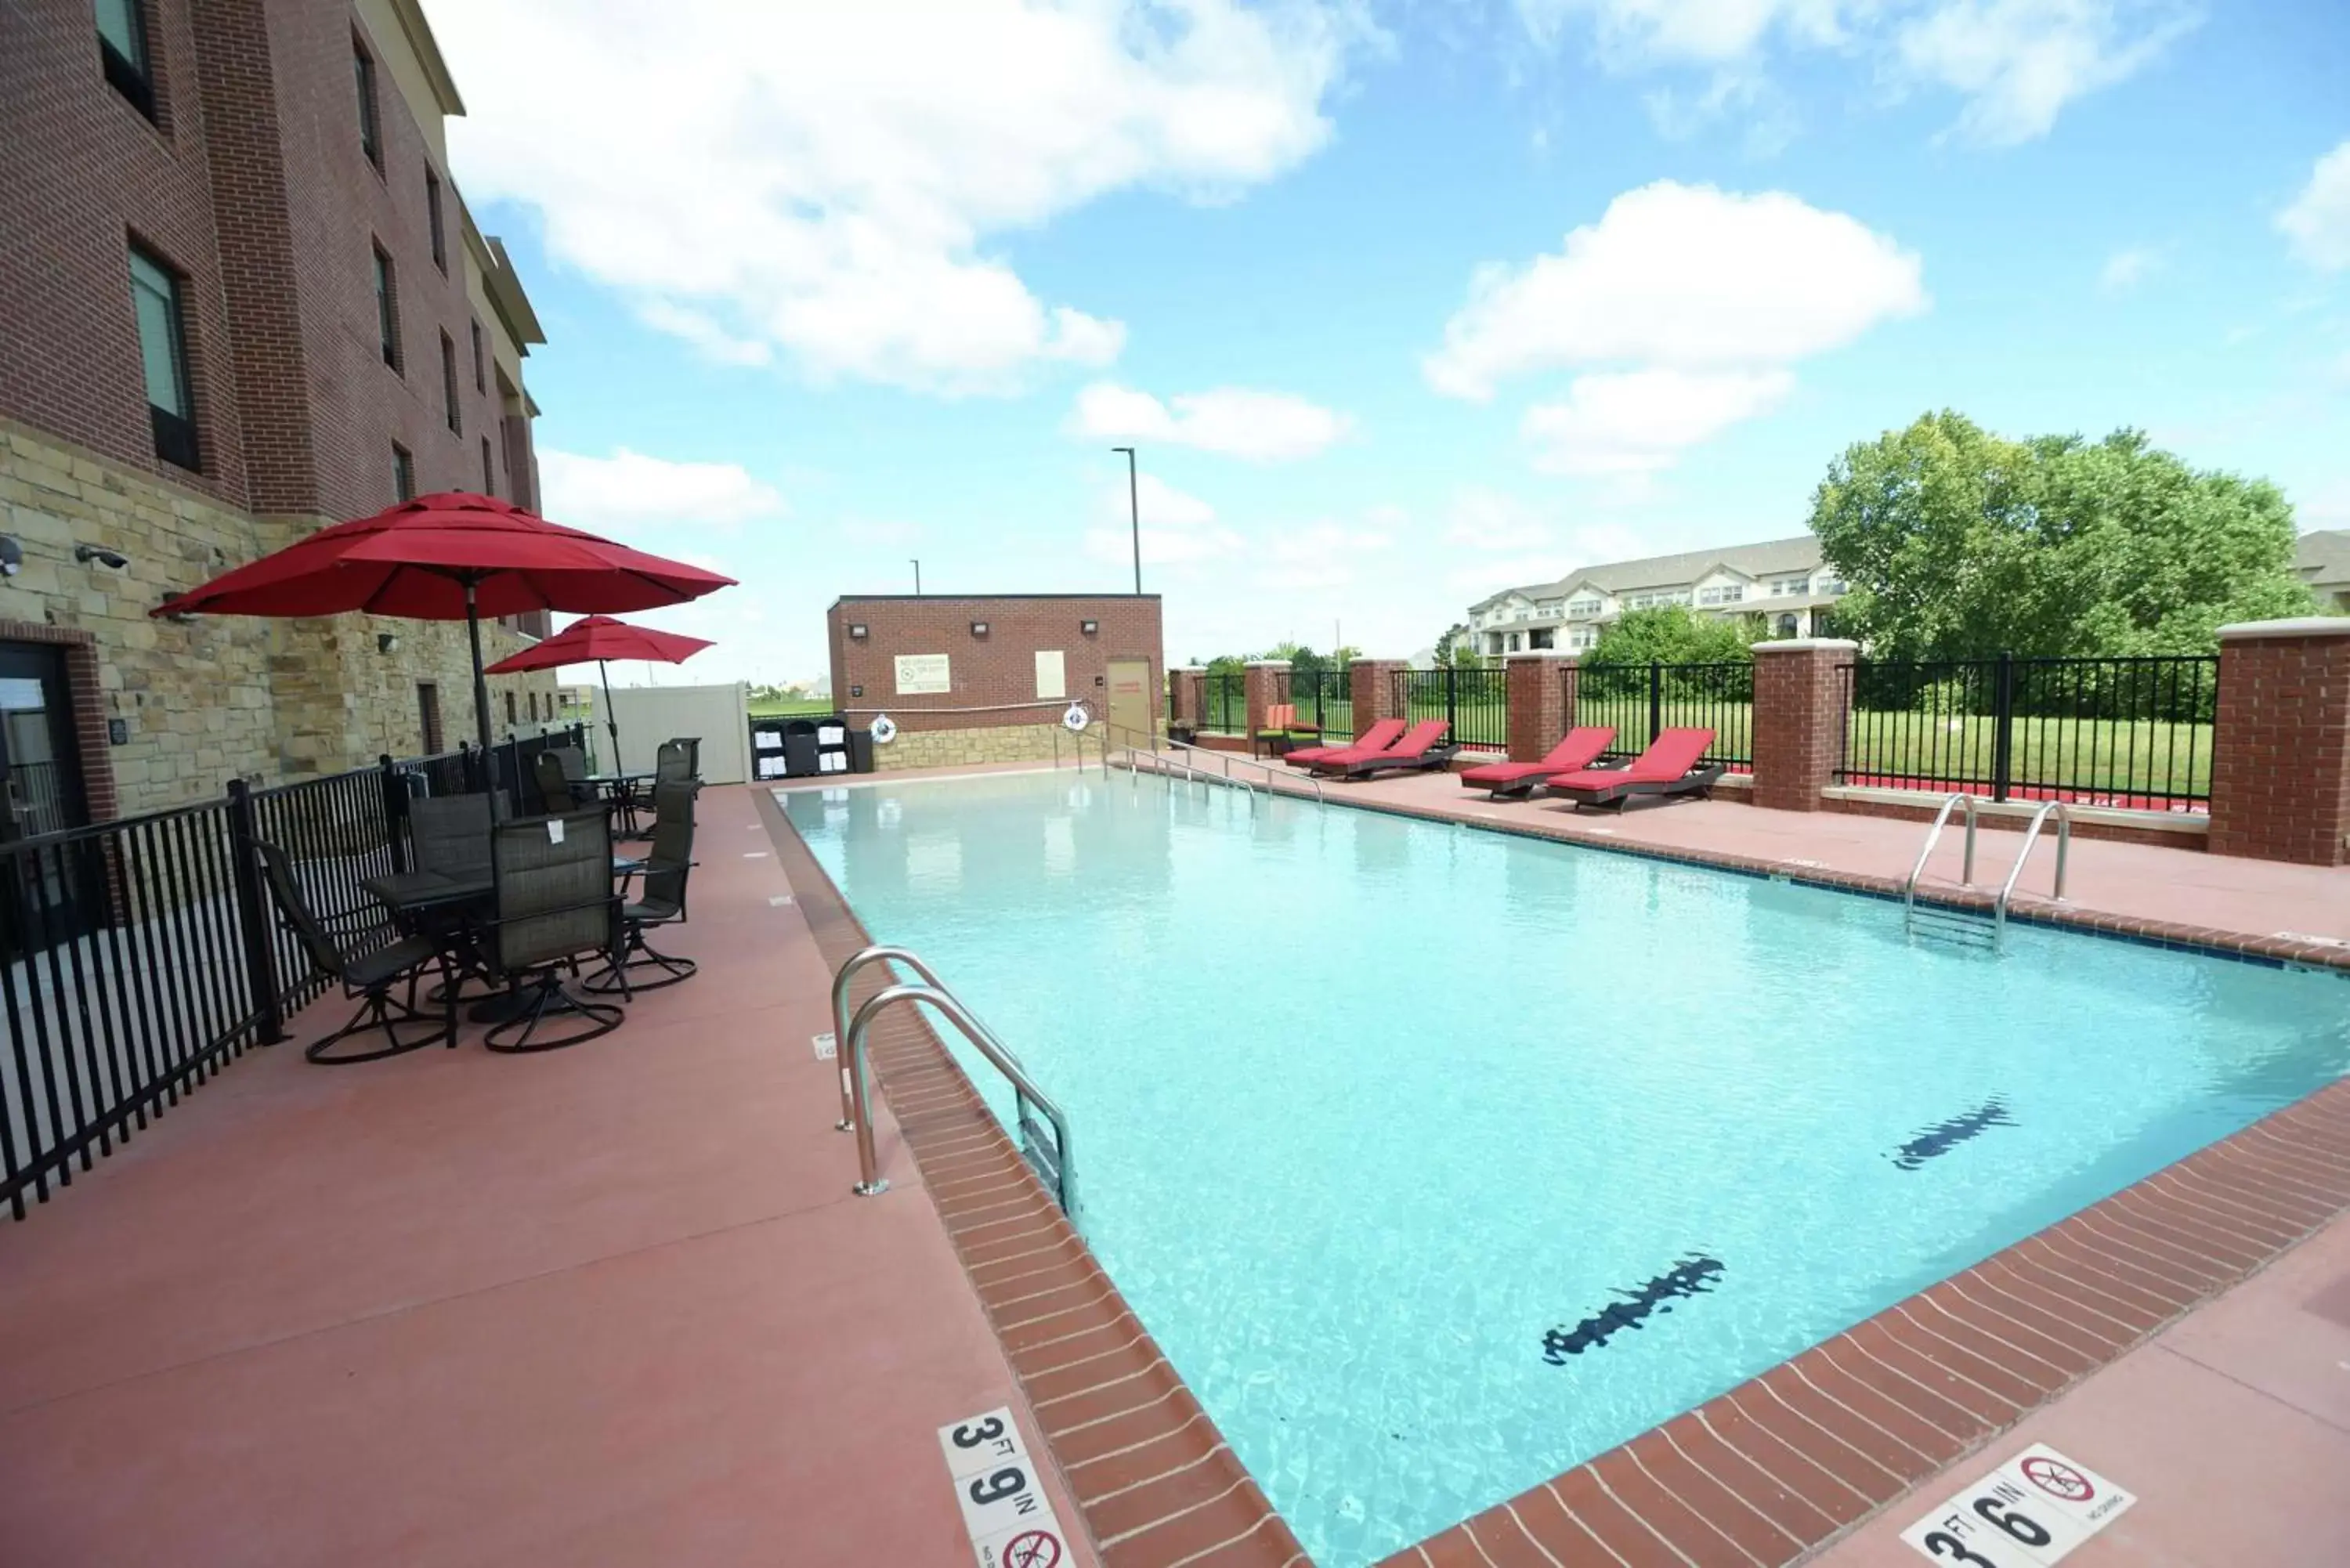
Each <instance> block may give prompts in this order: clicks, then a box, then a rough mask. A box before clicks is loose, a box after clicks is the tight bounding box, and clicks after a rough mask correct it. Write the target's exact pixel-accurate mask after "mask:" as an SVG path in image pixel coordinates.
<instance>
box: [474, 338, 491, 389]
mask: <svg viewBox="0 0 2350 1568" xmlns="http://www.w3.org/2000/svg"><path fill="white" fill-rule="evenodd" d="M489 389H490V383H489V382H488V381H487V380H486V379H484V378H483V375H482V324H481V323H480V322H478V321H476V322H474V323H473V390H475V391H477V392H486V391H488V390H489Z"/></svg>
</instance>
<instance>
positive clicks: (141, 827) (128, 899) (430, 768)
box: [0, 730, 583, 1219]
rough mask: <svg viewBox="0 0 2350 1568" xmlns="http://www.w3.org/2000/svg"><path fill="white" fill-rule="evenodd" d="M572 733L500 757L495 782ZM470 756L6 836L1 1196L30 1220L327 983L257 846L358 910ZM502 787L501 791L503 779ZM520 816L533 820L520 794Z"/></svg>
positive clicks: (318, 897)
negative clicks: (291, 931)
mask: <svg viewBox="0 0 2350 1568" xmlns="http://www.w3.org/2000/svg"><path fill="white" fill-rule="evenodd" d="M582 738H583V737H582V736H581V735H580V734H579V733H578V732H577V731H576V730H575V731H573V732H556V733H555V734H552V735H548V736H543V737H533V738H531V739H528V740H524V741H522V742H516V743H514V744H512V745H510V746H501V747H498V748H495V749H496V750H497V751H499V752H501V753H505V760H504V770H503V771H504V778H505V779H506V780H509V781H526V780H527V779H528V777H529V774H528V771H527V769H528V765H529V759H530V758H531V757H533V756H535V755H536V753H538V752H539V751H543V750H545V749H546V747H548V746H552V745H562V744H574V743H578V742H579V741H580V740H581V739H582ZM492 771H493V770H492V768H491V767H490V766H487V765H485V764H484V761H483V759H482V758H481V757H480V756H479V754H478V753H471V752H466V753H448V754H446V755H443V756H438V757H425V758H419V759H415V760H412V761H410V762H405V763H395V762H393V761H391V760H390V758H386V759H384V760H383V762H382V763H380V765H379V766H377V767H373V768H364V769H359V770H358V771H356V772H352V773H347V774H333V775H330V776H328V777H325V778H317V779H306V780H304V781H302V782H301V783H298V784H283V785H278V786H276V787H273V788H268V789H260V790H255V789H249V788H247V787H246V785H245V784H244V783H243V782H242V781H237V782H234V783H232V784H230V785H229V787H228V791H227V794H226V795H225V796H224V798H223V799H220V800H215V801H207V802H205V803H203V804H202V805H187V806H182V807H179V808H177V809H176V810H172V811H162V812H154V813H151V814H149V815H143V816H136V817H126V818H122V819H120V820H118V821H114V822H107V823H98V824H93V825H91V826H87V827H75V828H69V829H67V830H65V831H62V832H57V833H48V834H43V835H40V836H36V837H30V838H22V839H17V840H16V841H14V842H9V843H0V966H5V972H0V986H5V991H0V1012H5V1023H6V1030H7V1034H6V1042H5V1052H0V1199H5V1202H6V1203H7V1204H8V1206H9V1209H10V1211H11V1212H12V1213H13V1214H14V1215H15V1216H16V1218H18V1219H22V1218H23V1217H24V1215H25V1213H26V1199H27V1196H28V1195H29V1196H30V1197H31V1198H32V1199H36V1200H37V1201H41V1202H47V1200H48V1198H49V1194H50V1189H52V1188H58V1187H65V1186H69V1185H71V1183H72V1180H73V1177H74V1173H75V1171H76V1170H77V1169H79V1170H88V1169H89V1168H91V1166H92V1165H93V1164H94V1163H95V1162H96V1161H97V1160H98V1159H99V1158H104V1157H105V1156H106V1155H109V1154H110V1153H112V1152H113V1150H114V1147H115V1146H116V1145H117V1144H119V1143H122V1142H124V1141H127V1140H128V1139H129V1138H130V1137H131V1135H132V1134H133V1133H134V1132H136V1131H138V1130H139V1129H140V1128H143V1127H146V1126H147V1123H148V1121H149V1119H150V1118H151V1117H154V1116H161V1115H162V1114H163V1112H164V1111H165V1110H167V1109H169V1108H170V1107H171V1106H174V1105H176V1104H178V1103H179V1099H180V1096H182V1094H185V1093H188V1092H190V1091H191V1090H192V1089H194V1088H195V1087H196V1086H197V1085H200V1084H203V1082H205V1081H206V1080H207V1079H208V1078H209V1077H211V1075H213V1073H215V1072H217V1071H219V1070H220V1069H221V1068H222V1067H223V1066H224V1065H225V1064H227V1063H228V1062H230V1061H232V1060H234V1058H235V1057H237V1056H240V1055H242V1054H244V1052H245V1050H246V1049H247V1048H248V1047H250V1046H252V1045H254V1044H266V1043H269V1042H272V1041H275V1040H277V1039H279V1038H282V1037H283V1033H284V1030H283V1022H284V1019H285V1016H286V1013H288V1012H292V1011H293V1010H294V1009H296V1008H298V1007H299V1006H301V1005H302V1004H303V1003H304V1002H308V1001H309V1000H311V999H312V998H313V997H315V996H317V994H318V993H319V992H321V991H323V990H324V989H325V985H326V981H325V980H324V978H323V977H322V976H319V975H317V973H316V972H315V971H313V970H312V969H311V966H310V964H309V962H308V961H307V958H306V957H305V956H304V955H303V953H302V952H301V951H300V950H299V948H298V947H297V946H296V944H295V943H294V941H293V940H292V939H291V938H290V937H288V936H286V935H285V934H283V933H282V932H280V931H279V929H277V922H276V917H275V914H274V913H273V911H272V910H271V909H269V907H268V903H267V899H266V895H265V890H264V889H263V888H262V886H261V881H260V877H259V875H258V870H257V867H256V865H255V857H254V855H253V853H252V846H253V844H254V843H255V841H256V840H267V841H268V842H271V843H274V844H276V845H278V846H280V847H282V848H284V849H285V850H286V854H287V856H288V857H289V858H290V859H291V860H292V861H293V863H294V867H295V871H296V877H298V878H299V880H300V882H301V885H302V888H303V890H304V893H305V895H306V896H307V898H308V899H309V901H310V902H311V905H312V907H313V908H314V909H317V910H318V911H319V912H320V913H321V914H322V915H323V916H326V917H328V918H329V919H331V918H332V917H333V916H335V915H338V914H343V913H348V912H350V911H354V910H359V909H367V908H369V898H368V896H367V894H366V893H365V892H364V891H363V890H362V889H361V888H360V886H359V884H360V883H361V882H362V881H363V880H365V879H366V878H368V877H376V876H380V875H382V874H383V873H385V872H389V871H392V870H396V869H399V868H400V866H401V865H402V863H403V857H404V849H403V847H402V829H403V826H404V822H405V808H406V805H407V802H408V800H409V799H410V798H411V794H412V793H430V794H458V793H464V792H466V791H469V790H473V789H478V788H480V787H482V784H481V781H482V780H484V778H485V777H487V776H488V775H489V774H490V773H491V772H492ZM509 787H511V785H509ZM522 787H523V790H524V794H523V796H522V798H521V801H520V802H519V803H518V809H521V810H525V811H535V810H536V809H537V806H536V792H535V791H532V790H530V789H529V787H528V785H527V784H526V783H525V784H523V786H522Z"/></svg>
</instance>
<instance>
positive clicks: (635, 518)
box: [538, 447, 789, 530]
mask: <svg viewBox="0 0 2350 1568" xmlns="http://www.w3.org/2000/svg"><path fill="white" fill-rule="evenodd" d="M538 472H539V483H540V486H541V488H542V489H543V490H544V491H545V493H546V494H545V498H544V499H545V504H546V514H547V515H548V516H549V517H551V518H553V519H554V520H555V521H556V522H557V523H567V524H571V525H572V526H573V527H575V528H587V529H590V530H595V529H628V528H638V527H644V526H648V525H652V524H672V523H676V524H719V525H721V526H730V527H731V526H733V525H736V524H743V523H752V522H757V521H760V520H762V519H764V518H770V517H780V516H782V515H783V514H785V512H786V511H787V510H789V509H788V508H787V507H786V506H785V504H784V498H783V497H782V496H781V495H780V494H778V493H776V492H775V488H774V487H773V486H772V485H768V484H765V483H761V482H760V481H758V480H756V479H754V478H752V477H751V474H750V472H749V471H747V470H746V469H744V468H743V466H742V465H741V464H740V463H733V462H669V461H667V460H666V459H663V458H658V457H647V456H646V455H645V454H644V453H642V452H630V451H629V449H628V448H627V447H616V448H614V449H613V452H612V455H611V456H609V457H586V456H582V455H581V454H579V453H577V452H556V451H546V452H540V453H539V454H538Z"/></svg>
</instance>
